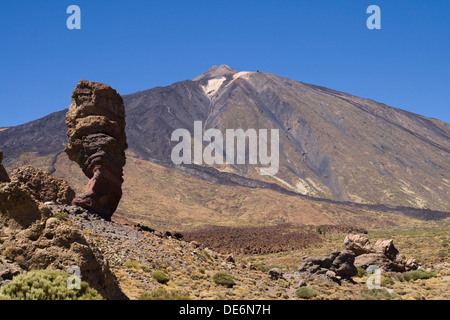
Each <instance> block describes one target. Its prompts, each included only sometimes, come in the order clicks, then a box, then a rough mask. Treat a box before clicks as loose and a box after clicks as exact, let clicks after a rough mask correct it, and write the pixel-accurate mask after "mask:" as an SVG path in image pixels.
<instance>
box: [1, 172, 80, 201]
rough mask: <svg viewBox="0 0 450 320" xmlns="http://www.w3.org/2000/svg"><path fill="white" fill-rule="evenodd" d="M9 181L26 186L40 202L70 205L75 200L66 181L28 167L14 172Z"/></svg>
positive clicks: (73, 192)
mask: <svg viewBox="0 0 450 320" xmlns="http://www.w3.org/2000/svg"><path fill="white" fill-rule="evenodd" d="M10 179H11V181H16V182H19V183H21V184H23V185H24V186H26V187H27V188H28V189H29V190H30V192H31V194H32V195H33V196H34V198H35V199H36V200H38V201H41V202H53V203H55V204H65V205H70V204H71V203H72V200H73V199H74V198H75V191H73V189H72V188H71V187H70V186H69V183H68V182H67V181H65V180H63V179H59V178H54V177H53V176H52V175H51V174H50V173H48V172H44V171H42V170H40V169H36V168H33V167H30V166H27V167H21V168H19V169H16V170H14V171H13V172H12V173H11V177H10Z"/></svg>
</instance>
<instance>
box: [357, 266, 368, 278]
mask: <svg viewBox="0 0 450 320" xmlns="http://www.w3.org/2000/svg"><path fill="white" fill-rule="evenodd" d="M356 269H357V270H358V274H357V275H356V276H355V277H357V278H362V277H364V275H365V274H366V270H364V268H361V267H358V268H356Z"/></svg>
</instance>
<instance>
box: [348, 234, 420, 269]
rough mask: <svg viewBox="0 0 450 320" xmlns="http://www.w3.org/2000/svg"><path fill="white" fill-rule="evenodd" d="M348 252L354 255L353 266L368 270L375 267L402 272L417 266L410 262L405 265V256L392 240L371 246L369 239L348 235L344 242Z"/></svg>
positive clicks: (378, 242) (415, 263)
mask: <svg viewBox="0 0 450 320" xmlns="http://www.w3.org/2000/svg"><path fill="white" fill-rule="evenodd" d="M344 245H345V247H346V248H347V249H348V250H351V251H353V252H354V253H355V255H356V259H355V266H356V267H362V268H364V269H366V268H368V267H369V266H370V265H374V266H377V267H378V268H381V269H383V270H384V271H394V272H402V271H405V270H414V268H415V269H417V267H418V266H419V264H418V263H417V261H415V262H414V263H413V262H412V261H410V262H409V264H408V265H407V260H406V258H405V256H404V255H403V254H401V253H399V251H398V250H397V248H395V246H394V240H393V239H386V240H377V242H376V243H375V245H372V244H371V243H370V241H369V239H367V238H365V237H362V236H360V235H348V236H347V237H346V238H345V240H344Z"/></svg>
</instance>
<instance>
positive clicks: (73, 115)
mask: <svg viewBox="0 0 450 320" xmlns="http://www.w3.org/2000/svg"><path fill="white" fill-rule="evenodd" d="M66 125H67V127H68V131H67V136H68V137H69V142H68V143H67V144H66V147H65V150H64V151H65V152H66V153H67V155H68V156H69V159H70V160H72V161H74V162H76V163H77V164H78V165H79V166H80V168H81V169H82V171H83V173H84V174H85V175H86V176H87V177H88V178H89V179H90V181H89V182H88V184H87V185H86V188H85V191H84V193H83V194H81V195H78V196H77V197H75V199H74V200H73V201H72V204H74V205H77V206H80V207H82V208H84V209H86V210H88V211H90V212H93V213H96V214H98V215H99V216H101V217H102V218H104V219H105V220H111V216H112V215H113V214H114V212H115V211H116V209H117V206H118V204H119V202H120V199H121V197H122V183H123V167H124V165H125V162H126V157H125V150H126V148H127V139H126V134H125V107H124V104H123V99H122V97H121V96H120V95H119V94H118V93H117V91H116V90H114V89H112V88H111V87H110V86H108V85H106V84H103V83H98V82H91V81H87V80H81V81H80V82H79V83H78V85H77V87H76V88H75V90H74V91H73V94H72V103H71V105H70V107H69V110H68V112H67V114H66Z"/></svg>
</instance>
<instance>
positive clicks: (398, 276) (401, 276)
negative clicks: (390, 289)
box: [391, 272, 412, 282]
mask: <svg viewBox="0 0 450 320" xmlns="http://www.w3.org/2000/svg"><path fill="white" fill-rule="evenodd" d="M391 277H392V278H393V279H394V280H396V281H400V282H408V281H409V280H411V279H412V278H411V275H410V274H409V272H394V273H391Z"/></svg>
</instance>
